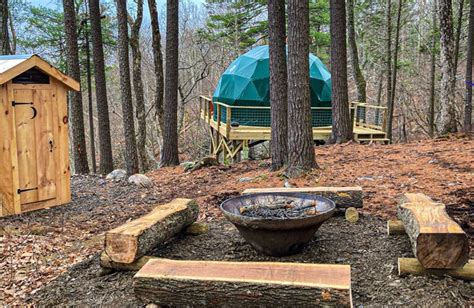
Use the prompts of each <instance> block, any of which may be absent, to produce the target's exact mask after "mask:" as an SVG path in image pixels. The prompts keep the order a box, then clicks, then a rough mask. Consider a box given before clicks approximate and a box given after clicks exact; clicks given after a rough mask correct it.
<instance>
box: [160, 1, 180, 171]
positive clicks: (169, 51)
mask: <svg viewBox="0 0 474 308" xmlns="http://www.w3.org/2000/svg"><path fill="white" fill-rule="evenodd" d="M178 12H179V1H178V0H167V4H166V76H165V78H166V82H165V102H164V113H165V114H164V120H165V121H164V124H165V125H164V130H163V149H162V152H161V163H160V164H161V166H176V165H178V164H179V156H178V48H179V47H178V45H179V37H178V35H179V19H178Z"/></svg>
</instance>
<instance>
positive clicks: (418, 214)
mask: <svg viewBox="0 0 474 308" xmlns="http://www.w3.org/2000/svg"><path fill="white" fill-rule="evenodd" d="M397 217H398V219H400V220H401V221H402V222H403V225H404V227H405V231H406V233H407V234H408V236H409V237H410V241H411V244H412V249H413V254H414V255H415V256H416V258H417V259H418V261H420V263H421V264H422V265H423V267H424V268H457V267H462V266H463V265H464V264H466V262H467V261H468V259H469V241H468V238H467V235H466V233H465V232H464V231H463V230H462V229H461V227H460V226H459V225H458V224H457V223H456V222H454V221H453V220H452V219H451V218H450V217H449V215H448V214H447V213H446V208H445V206H444V204H441V203H434V202H433V201H432V200H431V199H430V198H429V197H427V196H425V195H423V194H411V193H407V194H405V195H403V197H402V198H401V200H400V204H399V205H398V208H397Z"/></svg>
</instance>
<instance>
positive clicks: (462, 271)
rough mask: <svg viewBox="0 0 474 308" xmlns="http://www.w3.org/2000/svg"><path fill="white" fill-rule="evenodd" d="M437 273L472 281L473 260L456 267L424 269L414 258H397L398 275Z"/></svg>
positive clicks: (473, 275) (473, 274)
mask: <svg viewBox="0 0 474 308" xmlns="http://www.w3.org/2000/svg"><path fill="white" fill-rule="evenodd" d="M408 274H412V275H437V276H445V275H447V276H451V277H454V278H458V279H462V280H467V281H474V260H469V262H468V263H467V264H465V265H464V266H463V267H460V268H456V269H426V268H424V267H423V266H422V265H421V263H420V262H419V261H418V260H417V259H416V258H398V275H400V276H405V275H408Z"/></svg>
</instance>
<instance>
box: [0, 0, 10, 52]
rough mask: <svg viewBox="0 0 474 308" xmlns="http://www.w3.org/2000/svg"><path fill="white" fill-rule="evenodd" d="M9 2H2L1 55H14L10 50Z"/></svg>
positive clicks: (0, 10)
mask: <svg viewBox="0 0 474 308" xmlns="http://www.w3.org/2000/svg"><path fill="white" fill-rule="evenodd" d="M8 19H9V10H8V0H0V53H1V54H2V55H9V54H11V53H12V51H11V48H10V36H9V33H8Z"/></svg>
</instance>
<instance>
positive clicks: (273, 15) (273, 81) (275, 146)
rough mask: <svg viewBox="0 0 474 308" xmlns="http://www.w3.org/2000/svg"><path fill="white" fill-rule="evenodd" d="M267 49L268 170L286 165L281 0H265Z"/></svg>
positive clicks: (283, 44) (285, 76)
mask: <svg viewBox="0 0 474 308" xmlns="http://www.w3.org/2000/svg"><path fill="white" fill-rule="evenodd" d="M268 36H269V40H268V43H269V49H270V103H271V117H272V118H271V123H272V140H271V143H270V146H271V155H272V169H273V170H278V169H280V168H281V167H283V166H284V165H285V164H286V161H287V157H288V96H287V95H288V93H287V90H288V86H287V85H288V84H287V82H288V79H287V71H286V39H285V38H286V21H285V0H269V1H268Z"/></svg>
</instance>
